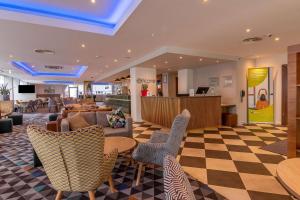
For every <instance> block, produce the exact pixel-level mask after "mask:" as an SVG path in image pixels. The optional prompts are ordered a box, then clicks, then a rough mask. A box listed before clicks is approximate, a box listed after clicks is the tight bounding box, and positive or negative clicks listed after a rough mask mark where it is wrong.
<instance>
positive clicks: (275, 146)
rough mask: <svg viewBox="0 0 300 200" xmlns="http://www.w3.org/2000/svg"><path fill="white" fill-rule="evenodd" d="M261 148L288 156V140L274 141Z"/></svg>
mask: <svg viewBox="0 0 300 200" xmlns="http://www.w3.org/2000/svg"><path fill="white" fill-rule="evenodd" d="M261 149H262V150H266V151H270V152H273V153H277V154H281V155H284V156H286V155H287V140H282V141H278V142H274V143H272V144H269V145H266V146H262V147H261Z"/></svg>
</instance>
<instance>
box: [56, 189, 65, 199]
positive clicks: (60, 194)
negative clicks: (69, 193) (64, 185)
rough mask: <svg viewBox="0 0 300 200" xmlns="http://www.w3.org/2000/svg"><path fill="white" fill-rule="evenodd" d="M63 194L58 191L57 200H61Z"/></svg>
mask: <svg viewBox="0 0 300 200" xmlns="http://www.w3.org/2000/svg"><path fill="white" fill-rule="evenodd" d="M62 194H63V192H62V191H57V194H56V197H55V200H61V197H62Z"/></svg>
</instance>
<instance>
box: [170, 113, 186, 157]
mask: <svg viewBox="0 0 300 200" xmlns="http://www.w3.org/2000/svg"><path fill="white" fill-rule="evenodd" d="M190 118H191V114H190V112H189V111H188V110H186V109H185V110H183V111H182V113H181V114H179V115H177V116H176V117H175V119H174V121H173V124H172V127H171V131H170V136H169V138H168V140H167V142H166V148H167V149H168V151H169V153H171V154H172V155H173V156H176V155H177V153H178V150H179V148H180V144H181V141H182V138H183V136H184V134H185V132H186V128H187V126H188V124H189V120H190Z"/></svg>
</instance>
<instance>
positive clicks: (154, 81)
mask: <svg viewBox="0 0 300 200" xmlns="http://www.w3.org/2000/svg"><path fill="white" fill-rule="evenodd" d="M136 82H137V83H138V84H143V83H156V80H150V79H141V78H139V79H137V80H136Z"/></svg>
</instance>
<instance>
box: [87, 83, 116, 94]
mask: <svg viewBox="0 0 300 200" xmlns="http://www.w3.org/2000/svg"><path fill="white" fill-rule="evenodd" d="M92 91H93V94H111V93H112V85H92Z"/></svg>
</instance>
